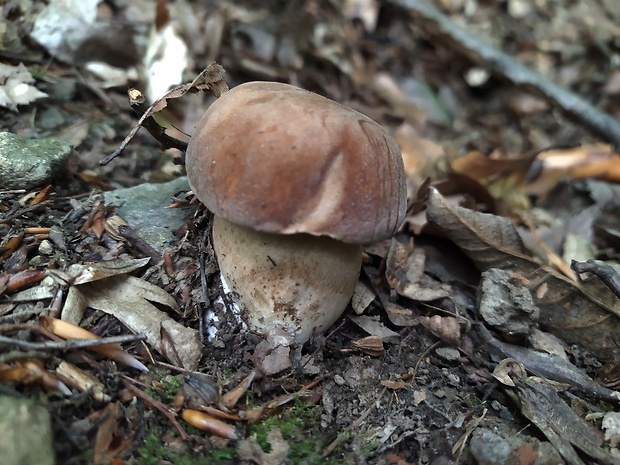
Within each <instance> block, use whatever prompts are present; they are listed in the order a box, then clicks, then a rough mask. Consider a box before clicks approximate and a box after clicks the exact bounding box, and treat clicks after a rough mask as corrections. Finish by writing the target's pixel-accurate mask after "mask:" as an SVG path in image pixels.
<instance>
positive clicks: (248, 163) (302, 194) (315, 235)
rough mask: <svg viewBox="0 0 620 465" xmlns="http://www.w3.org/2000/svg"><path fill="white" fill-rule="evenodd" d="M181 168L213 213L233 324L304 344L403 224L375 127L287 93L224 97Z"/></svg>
mask: <svg viewBox="0 0 620 465" xmlns="http://www.w3.org/2000/svg"><path fill="white" fill-rule="evenodd" d="M186 167H187V175H188V178H189V183H190V186H191V188H192V191H193V192H194V194H195V195H196V197H197V198H198V199H199V200H200V201H201V202H202V203H204V204H205V205H206V207H207V208H208V209H209V210H211V211H212V212H213V214H214V221H213V247H214V249H215V253H216V256H217V260H218V263H219V266H220V271H221V277H222V281H223V284H224V285H225V286H227V287H228V288H229V289H230V291H232V295H233V299H234V300H235V302H236V303H237V304H238V305H239V308H240V310H241V319H242V320H243V321H244V322H245V323H246V324H247V325H248V327H249V329H250V330H251V331H253V332H256V333H259V334H261V335H263V336H264V337H265V338H267V339H274V338H276V337H278V336H284V337H285V339H286V340H287V341H288V342H287V343H288V344H290V343H292V342H297V343H303V342H305V341H307V340H308V339H309V338H310V337H311V336H312V335H313V334H315V333H320V332H321V331H324V330H326V329H327V328H328V327H329V326H331V325H332V324H333V323H334V322H335V321H336V320H337V319H338V317H339V316H340V315H341V314H342V313H343V312H344V310H345V309H346V306H347V304H348V302H349V300H350V298H351V296H352V294H353V290H354V288H355V285H356V283H357V280H358V277H359V272H360V268H361V263H362V248H361V244H366V243H371V242H376V241H379V240H383V239H386V238H389V237H390V236H392V235H393V234H394V233H395V231H396V230H397V229H398V227H399V226H400V225H401V223H402V222H403V220H404V217H405V209H406V187H405V173H404V168H403V160H402V156H401V153H400V150H399V148H398V145H397V144H396V142H395V141H394V140H393V139H392V137H390V136H389V135H388V134H387V133H386V132H385V131H384V130H383V129H382V128H381V126H379V125H378V124H377V123H376V122H374V121H373V120H371V119H370V118H368V117H366V116H364V115H362V114H361V113H358V112H356V111H354V110H352V109H350V108H347V107H345V106H342V105H340V104H338V103H336V102H334V101H332V100H329V99H327V98H324V97H322V96H320V95H317V94H314V93H312V92H309V91H306V90H303V89H300V88H298V87H294V86H291V85H288V84H281V83H275V82H249V83H245V84H242V85H239V86H238V87H236V88H234V89H232V90H230V91H228V92H226V93H224V94H223V95H222V96H221V97H220V98H219V99H218V100H216V101H215V102H214V103H213V104H212V105H211V106H210V107H209V109H208V110H207V111H206V113H205V114H204V116H203V117H202V119H201V120H200V121H199V123H198V125H197V127H196V132H195V134H194V135H193V137H192V138H191V140H190V143H189V146H188V149H187V154H186Z"/></svg>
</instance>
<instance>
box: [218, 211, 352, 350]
mask: <svg viewBox="0 0 620 465" xmlns="http://www.w3.org/2000/svg"><path fill="white" fill-rule="evenodd" d="M213 247H214V249H215V253H216V255H217V259H218V263H219V265H220V270H221V273H222V277H223V279H224V280H225V281H226V284H227V285H228V287H229V288H230V290H231V291H232V293H233V299H234V300H235V301H236V303H238V304H239V306H240V308H241V319H242V320H243V321H244V322H245V323H246V324H247V325H248V327H249V329H250V330H251V331H253V332H257V333H259V334H261V335H263V336H264V337H266V338H268V339H270V338H271V339H273V338H275V337H278V336H285V337H286V338H287V339H288V341H289V342H293V341H294V342H297V343H303V342H305V341H307V340H308V339H310V337H312V335H313V334H314V333H320V332H321V331H324V330H326V329H327V328H329V326H331V325H332V324H333V323H334V322H335V321H336V320H337V319H338V317H339V316H340V315H341V314H342V313H343V312H344V310H345V308H346V306H347V304H348V302H349V299H350V298H351V296H352V295H353V290H354V289H355V285H356V283H357V280H358V277H359V271H360V268H361V264H362V253H361V252H362V249H361V246H360V245H357V244H345V243H343V242H340V241H338V240H335V239H332V238H330V237H326V236H312V235H310V234H291V235H282V234H270V233H264V232H260V231H255V230H252V229H249V228H246V227H243V226H238V225H236V224H233V223H230V222H229V221H226V220H225V219H223V218H221V217H218V216H216V217H215V219H214V221H213Z"/></svg>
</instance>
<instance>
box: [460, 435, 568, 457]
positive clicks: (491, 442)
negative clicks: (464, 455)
mask: <svg viewBox="0 0 620 465" xmlns="http://www.w3.org/2000/svg"><path fill="white" fill-rule="evenodd" d="M526 439H527V440H526ZM469 450H470V451H471V454H472V455H473V456H474V458H475V460H476V463H478V464H480V465H505V464H512V463H514V464H518V463H527V464H532V465H557V464H560V463H564V461H563V460H562V458H561V457H560V454H558V451H557V450H556V449H555V448H554V447H553V446H552V445H551V444H550V443H548V442H540V441H538V440H537V439H534V438H525V437H523V436H518V435H516V434H515V435H512V436H510V437H502V436H501V435H499V434H497V433H495V432H493V431H491V430H490V429H486V428H477V429H476V430H475V431H474V432H473V434H472V437H471V441H470V444H469Z"/></svg>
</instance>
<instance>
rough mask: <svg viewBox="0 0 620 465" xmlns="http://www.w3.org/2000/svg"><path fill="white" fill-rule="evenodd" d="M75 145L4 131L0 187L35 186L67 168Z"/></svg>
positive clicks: (0, 135)
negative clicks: (29, 137) (30, 137)
mask: <svg viewBox="0 0 620 465" xmlns="http://www.w3.org/2000/svg"><path fill="white" fill-rule="evenodd" d="M71 151H72V147H71V144H69V143H68V142H65V141H61V140H56V139H28V138H26V137H22V136H18V135H17V134H13V133H10V132H0V190H5V189H26V190H29V189H33V188H35V187H37V186H42V185H44V184H49V183H50V182H51V181H53V180H54V178H57V177H59V176H60V175H62V174H63V173H64V172H65V171H66V166H67V161H68V159H69V155H70V154H71Z"/></svg>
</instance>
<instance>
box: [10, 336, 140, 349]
mask: <svg viewBox="0 0 620 465" xmlns="http://www.w3.org/2000/svg"><path fill="white" fill-rule="evenodd" d="M144 339H146V336H144V335H142V334H128V335H125V336H113V337H101V338H98V339H68V340H66V341H45V342H30V341H22V340H20V339H13V338H10V337H6V336H0V343H5V344H11V345H14V346H17V347H19V348H21V349H25V350H73V349H84V348H87V347H96V346H102V345H106V344H122V343H124V342H134V341H141V340H144Z"/></svg>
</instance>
